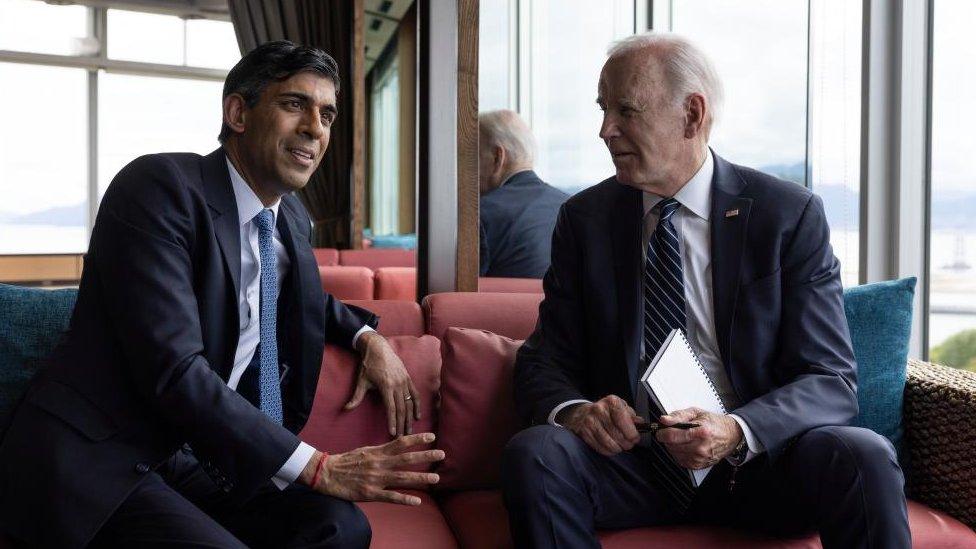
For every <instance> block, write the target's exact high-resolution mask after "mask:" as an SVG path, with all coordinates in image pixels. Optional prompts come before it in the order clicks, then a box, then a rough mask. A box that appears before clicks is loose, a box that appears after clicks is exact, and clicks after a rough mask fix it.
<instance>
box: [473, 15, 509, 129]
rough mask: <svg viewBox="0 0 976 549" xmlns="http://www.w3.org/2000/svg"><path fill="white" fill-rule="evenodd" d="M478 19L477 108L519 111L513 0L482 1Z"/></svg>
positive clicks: (483, 110) (482, 109)
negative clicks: (514, 69) (514, 68)
mask: <svg viewBox="0 0 976 549" xmlns="http://www.w3.org/2000/svg"><path fill="white" fill-rule="evenodd" d="M480 5H481V14H480V15H479V18H478V47H479V50H478V82H486V83H487V85H479V86H478V109H479V110H480V111H482V112H486V111H493V110H497V109H516V108H517V106H516V104H515V97H514V95H515V94H514V93H512V91H513V90H512V89H511V88H512V84H513V83H514V80H515V79H514V78H512V62H511V61H512V58H513V57H514V53H515V51H514V50H515V48H514V47H513V44H514V42H515V40H514V38H515V28H514V27H513V26H512V24H511V23H512V18H513V15H514V13H515V12H514V10H515V1H514V0H482V2H481V4H480Z"/></svg>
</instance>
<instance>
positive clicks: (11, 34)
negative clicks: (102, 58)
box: [0, 0, 97, 55]
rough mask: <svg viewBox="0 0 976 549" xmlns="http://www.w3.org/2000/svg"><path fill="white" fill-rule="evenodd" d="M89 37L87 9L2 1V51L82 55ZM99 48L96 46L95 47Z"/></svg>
mask: <svg viewBox="0 0 976 549" xmlns="http://www.w3.org/2000/svg"><path fill="white" fill-rule="evenodd" d="M87 36H88V9H87V8H85V7H84V6H52V5H50V4H46V3H44V2H40V1H38V0H0V50H13V51H29V52H34V53H50V54H56V55H82V54H92V53H96V52H94V51H87V50H86V48H87V47H89V46H90V45H91V44H92V43H93V42H94V40H89V39H87V38H86V37H87ZM96 47H97V46H96Z"/></svg>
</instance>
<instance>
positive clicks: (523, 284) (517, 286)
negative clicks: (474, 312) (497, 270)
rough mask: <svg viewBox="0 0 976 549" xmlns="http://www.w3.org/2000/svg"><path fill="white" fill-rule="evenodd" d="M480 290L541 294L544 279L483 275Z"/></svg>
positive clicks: (480, 279) (479, 283) (480, 280)
mask: <svg viewBox="0 0 976 549" xmlns="http://www.w3.org/2000/svg"><path fill="white" fill-rule="evenodd" d="M478 291H479V292H495V293H502V294H541V293H542V279H541V278H503V277H485V276H483V277H481V278H479V279H478Z"/></svg>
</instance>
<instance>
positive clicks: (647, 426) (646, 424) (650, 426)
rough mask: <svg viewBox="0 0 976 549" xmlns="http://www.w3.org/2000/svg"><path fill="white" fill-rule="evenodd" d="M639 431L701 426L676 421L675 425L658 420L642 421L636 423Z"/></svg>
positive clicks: (648, 431)
mask: <svg viewBox="0 0 976 549" xmlns="http://www.w3.org/2000/svg"><path fill="white" fill-rule="evenodd" d="M634 426H635V427H637V432H638V433H656V432H657V431H658V430H660V429H694V428H695V427H700V425H699V424H697V423H675V424H674V425H661V424H660V423H657V422H656V421H642V422H640V423H635V424H634Z"/></svg>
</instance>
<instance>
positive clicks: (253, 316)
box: [227, 159, 372, 489]
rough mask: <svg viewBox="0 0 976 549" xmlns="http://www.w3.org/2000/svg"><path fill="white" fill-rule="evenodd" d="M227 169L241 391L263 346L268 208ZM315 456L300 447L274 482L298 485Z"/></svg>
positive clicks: (281, 272) (282, 255) (283, 262)
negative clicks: (236, 246)
mask: <svg viewBox="0 0 976 549" xmlns="http://www.w3.org/2000/svg"><path fill="white" fill-rule="evenodd" d="M227 169H228V171H230V180H231V183H232V185H233V188H234V199H235V200H236V201H237V215H238V219H239V220H240V222H241V293H240V295H239V296H238V313H239V315H238V316H239V317H240V326H239V329H240V335H239V337H238V341H237V351H236V352H235V353H234V366H233V368H232V369H231V371H230V377H228V378H227V386H228V387H230V388H231V389H233V390H235V391H236V390H237V384H238V383H240V381H241V376H243V375H244V370H246V369H247V367H248V365H249V364H250V363H251V359H253V358H254V351H255V350H256V349H257V346H258V343H260V342H261V321H260V319H261V313H260V312H261V302H260V297H261V253H260V251H259V249H258V226H257V223H254V218H255V216H257V215H258V214H259V213H261V211H262V210H264V209H265V205H264V204H263V203H262V202H261V199H260V198H258V195H256V194H255V193H254V190H253V189H251V187H250V186H249V185H248V184H247V182H245V181H244V178H243V177H241V174H240V173H238V171H237V169H236V168H234V164H232V163H231V161H230V159H227ZM280 205H281V200H278V201H277V202H275V203H274V204H272V205H270V206H267V209H269V210H271V214H272V221H273V222H274V226H275V230H274V236H273V239H272V243H273V245H274V251H275V257H276V259H277V270H278V293H279V294H280V293H281V283H282V281H283V280H284V279H285V277H286V276H287V275H288V269H289V268H290V267H291V260H290V259H289V258H288V252H287V251H286V250H285V245H284V244H283V243H282V242H281V234H280V233H279V232H278V226H277V223H278V206H280ZM370 330H372V328H370V327H369V326H363V327H362V328H360V330H359V331H358V332H356V335H355V336H354V337H353V339H352V344H353V347H355V346H356V342H357V341H358V340H359V336H360V335H362V334H363V333H365V332H367V331H370ZM314 454H315V448H312V447H311V446H309V445H308V444H305V443H304V442H299V443H298V448H296V449H295V451H294V452H292V454H291V456H290V457H289V458H288V460H287V461H285V464H284V465H282V466H281V469H279V470H278V472H277V473H275V475H274V477H272V479H271V480H272V481H273V482H274V483H275V485H276V486H278V488H280V489H284V488H285V487H286V486H288V484H290V483H292V482H295V480H296V479H297V478H298V475H300V474H301V473H302V471H303V470H304V469H305V466H306V465H307V464H308V462H309V460H311V459H312V456H313V455H314Z"/></svg>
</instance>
